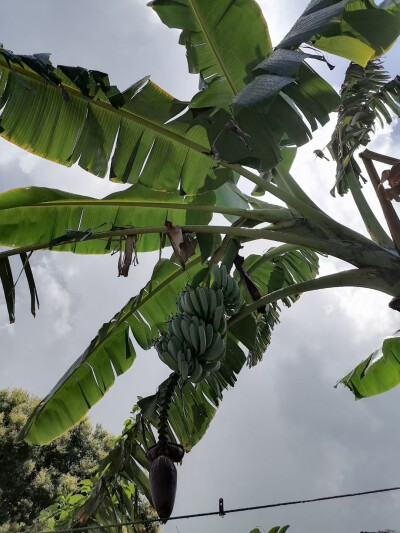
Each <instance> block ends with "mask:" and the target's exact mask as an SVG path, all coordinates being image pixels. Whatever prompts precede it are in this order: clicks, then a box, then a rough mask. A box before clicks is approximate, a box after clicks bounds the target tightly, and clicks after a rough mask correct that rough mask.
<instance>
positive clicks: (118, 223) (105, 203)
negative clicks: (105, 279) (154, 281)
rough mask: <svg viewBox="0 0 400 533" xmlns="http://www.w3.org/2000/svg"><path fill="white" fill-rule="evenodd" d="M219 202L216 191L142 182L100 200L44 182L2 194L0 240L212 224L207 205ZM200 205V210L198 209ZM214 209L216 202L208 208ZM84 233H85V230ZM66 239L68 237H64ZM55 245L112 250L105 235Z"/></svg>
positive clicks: (141, 247) (10, 242)
mask: <svg viewBox="0 0 400 533" xmlns="http://www.w3.org/2000/svg"><path fill="white" fill-rule="evenodd" d="M214 204H215V193H214V192H208V193H203V194H200V195H195V196H189V195H188V196H185V197H183V196H181V195H179V194H178V193H167V192H159V191H153V190H151V189H148V188H147V187H144V186H143V185H141V184H140V183H138V184H136V185H132V186H131V187H129V188H128V189H126V190H125V191H121V192H117V193H113V194H110V195H108V196H106V197H105V198H102V199H100V200H97V199H96V198H90V197H88V196H80V195H77V194H72V193H68V192H64V191H59V190H56V189H47V188H44V187H24V188H20V189H13V190H11V191H7V192H5V193H2V194H0V243H1V245H2V246H10V247H11V246H12V247H15V246H25V245H34V244H40V243H47V242H50V241H53V244H54V243H55V242H56V241H55V242H54V239H55V238H57V237H61V236H63V235H65V233H66V231H67V230H70V231H72V232H73V231H77V232H79V231H81V232H83V233H84V232H85V231H89V230H90V231H92V230H93V231H96V230H95V229H94V228H99V229H98V230H97V231H99V232H100V231H107V230H111V229H113V228H114V229H115V228H124V227H154V226H163V225H164V224H165V221H166V220H170V221H171V222H172V223H173V224H174V225H183V224H193V225H197V224H200V225H202V224H208V223H209V222H210V220H211V217H212V212H207V211H206V212H202V211H201V208H202V207H204V206H213V205H214ZM196 207H198V208H199V209H200V210H199V211H197V210H196ZM210 209H211V211H212V207H210ZM83 237H84V234H83ZM65 240H68V239H65ZM159 247H160V239H159V236H158V235H157V234H146V235H142V236H141V237H140V238H139V239H138V243H137V250H138V251H151V250H157V249H158V248H159ZM56 249H57V250H61V251H72V252H75V253H82V254H102V253H110V243H109V242H108V241H107V240H91V241H85V240H84V239H83V240H82V242H79V243H74V244H64V245H62V246H58V247H57V248H56Z"/></svg>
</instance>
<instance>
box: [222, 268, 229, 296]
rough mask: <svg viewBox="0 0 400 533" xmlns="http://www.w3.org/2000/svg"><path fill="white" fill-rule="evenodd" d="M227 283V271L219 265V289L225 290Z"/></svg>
mask: <svg viewBox="0 0 400 533" xmlns="http://www.w3.org/2000/svg"><path fill="white" fill-rule="evenodd" d="M227 283H228V271H227V270H226V265H221V288H222V290H225V288H226V284H227Z"/></svg>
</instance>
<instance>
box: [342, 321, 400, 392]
mask: <svg viewBox="0 0 400 533" xmlns="http://www.w3.org/2000/svg"><path fill="white" fill-rule="evenodd" d="M339 383H342V384H343V385H344V386H345V387H347V388H348V389H350V390H351V392H352V393H353V394H354V396H355V398H356V400H360V399H361V398H369V397H370V396H375V395H376V394H382V393H383V392H387V391H389V390H391V389H393V388H394V387H397V385H399V384H400V330H399V331H396V333H394V334H393V335H391V336H390V337H386V339H384V341H383V343H382V346H380V347H379V348H378V349H377V350H376V351H375V352H373V353H372V354H371V355H370V356H369V357H367V359H365V360H364V361H363V362H362V363H360V364H359V365H357V366H356V368H354V370H352V371H351V372H350V373H349V374H347V376H345V377H344V378H343V379H341V380H340V382H339ZM336 386H337V385H336Z"/></svg>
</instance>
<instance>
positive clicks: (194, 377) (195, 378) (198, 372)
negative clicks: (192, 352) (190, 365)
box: [189, 359, 203, 383]
mask: <svg viewBox="0 0 400 533" xmlns="http://www.w3.org/2000/svg"><path fill="white" fill-rule="evenodd" d="M202 374H203V367H202V365H201V364H200V363H199V361H198V360H197V359H195V365H194V370H193V371H192V372H191V374H190V378H189V379H190V381H191V382H192V383H198V382H199V381H201V379H202Z"/></svg>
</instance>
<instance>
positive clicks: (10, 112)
mask: <svg viewBox="0 0 400 533" xmlns="http://www.w3.org/2000/svg"><path fill="white" fill-rule="evenodd" d="M32 57H33V56H17V55H14V54H13V53H12V52H10V51H8V50H4V49H2V48H1V49H0V111H1V115H0V134H1V135H2V136H3V137H4V138H6V139H7V140H9V141H11V142H13V143H15V144H18V145H19V146H21V147H23V148H25V149H29V150H30V151H31V152H34V153H35V154H37V155H39V156H41V157H45V158H46V159H50V160H51V161H56V162H57V163H61V164H63V165H67V166H70V165H72V164H74V163H76V162H77V163H78V164H79V165H80V166H81V167H82V168H84V169H85V170H87V171H89V172H91V173H92V174H95V175H96V176H102V177H103V176H105V175H106V173H107V171H108V167H109V176H110V179H112V180H115V181H120V182H124V183H136V182H138V181H139V182H140V183H142V184H143V185H145V186H147V187H150V188H152V189H155V190H160V191H172V192H173V191H176V190H178V189H181V190H183V191H184V192H185V193H188V194H192V193H196V192H198V191H203V190H209V189H213V188H217V187H218V186H219V185H221V183H223V182H224V181H227V180H229V179H230V178H231V172H230V171H229V170H227V169H224V168H222V167H219V166H218V165H215V161H213V160H212V158H210V157H208V156H207V155H206V154H207V152H209V151H210V144H209V142H208V139H207V135H206V133H205V132H204V130H203V129H202V128H200V127H196V126H193V125H189V126H188V125H187V124H184V123H182V122H171V120H172V119H173V118H174V117H176V116H177V115H179V114H180V113H181V112H182V111H183V110H184V109H185V107H186V103H184V102H179V101H178V100H176V99H174V98H173V97H172V96H170V95H169V94H167V93H166V92H164V91H163V90H162V89H160V88H159V87H158V86H157V85H155V84H154V83H152V82H150V81H148V79H147V78H144V79H143V80H140V81H138V82H137V83H135V84H134V85H132V87H130V88H129V89H127V90H126V91H124V92H120V91H119V90H118V89H117V88H116V87H115V86H110V83H109V80H108V77H107V75H106V74H104V73H101V72H98V71H91V70H86V69H83V68H81V67H64V66H60V67H58V68H57V69H55V68H54V67H53V66H52V65H51V64H50V62H46V63H43V62H42V58H41V56H34V60H32ZM21 80H22V81H23V83H21Z"/></svg>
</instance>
